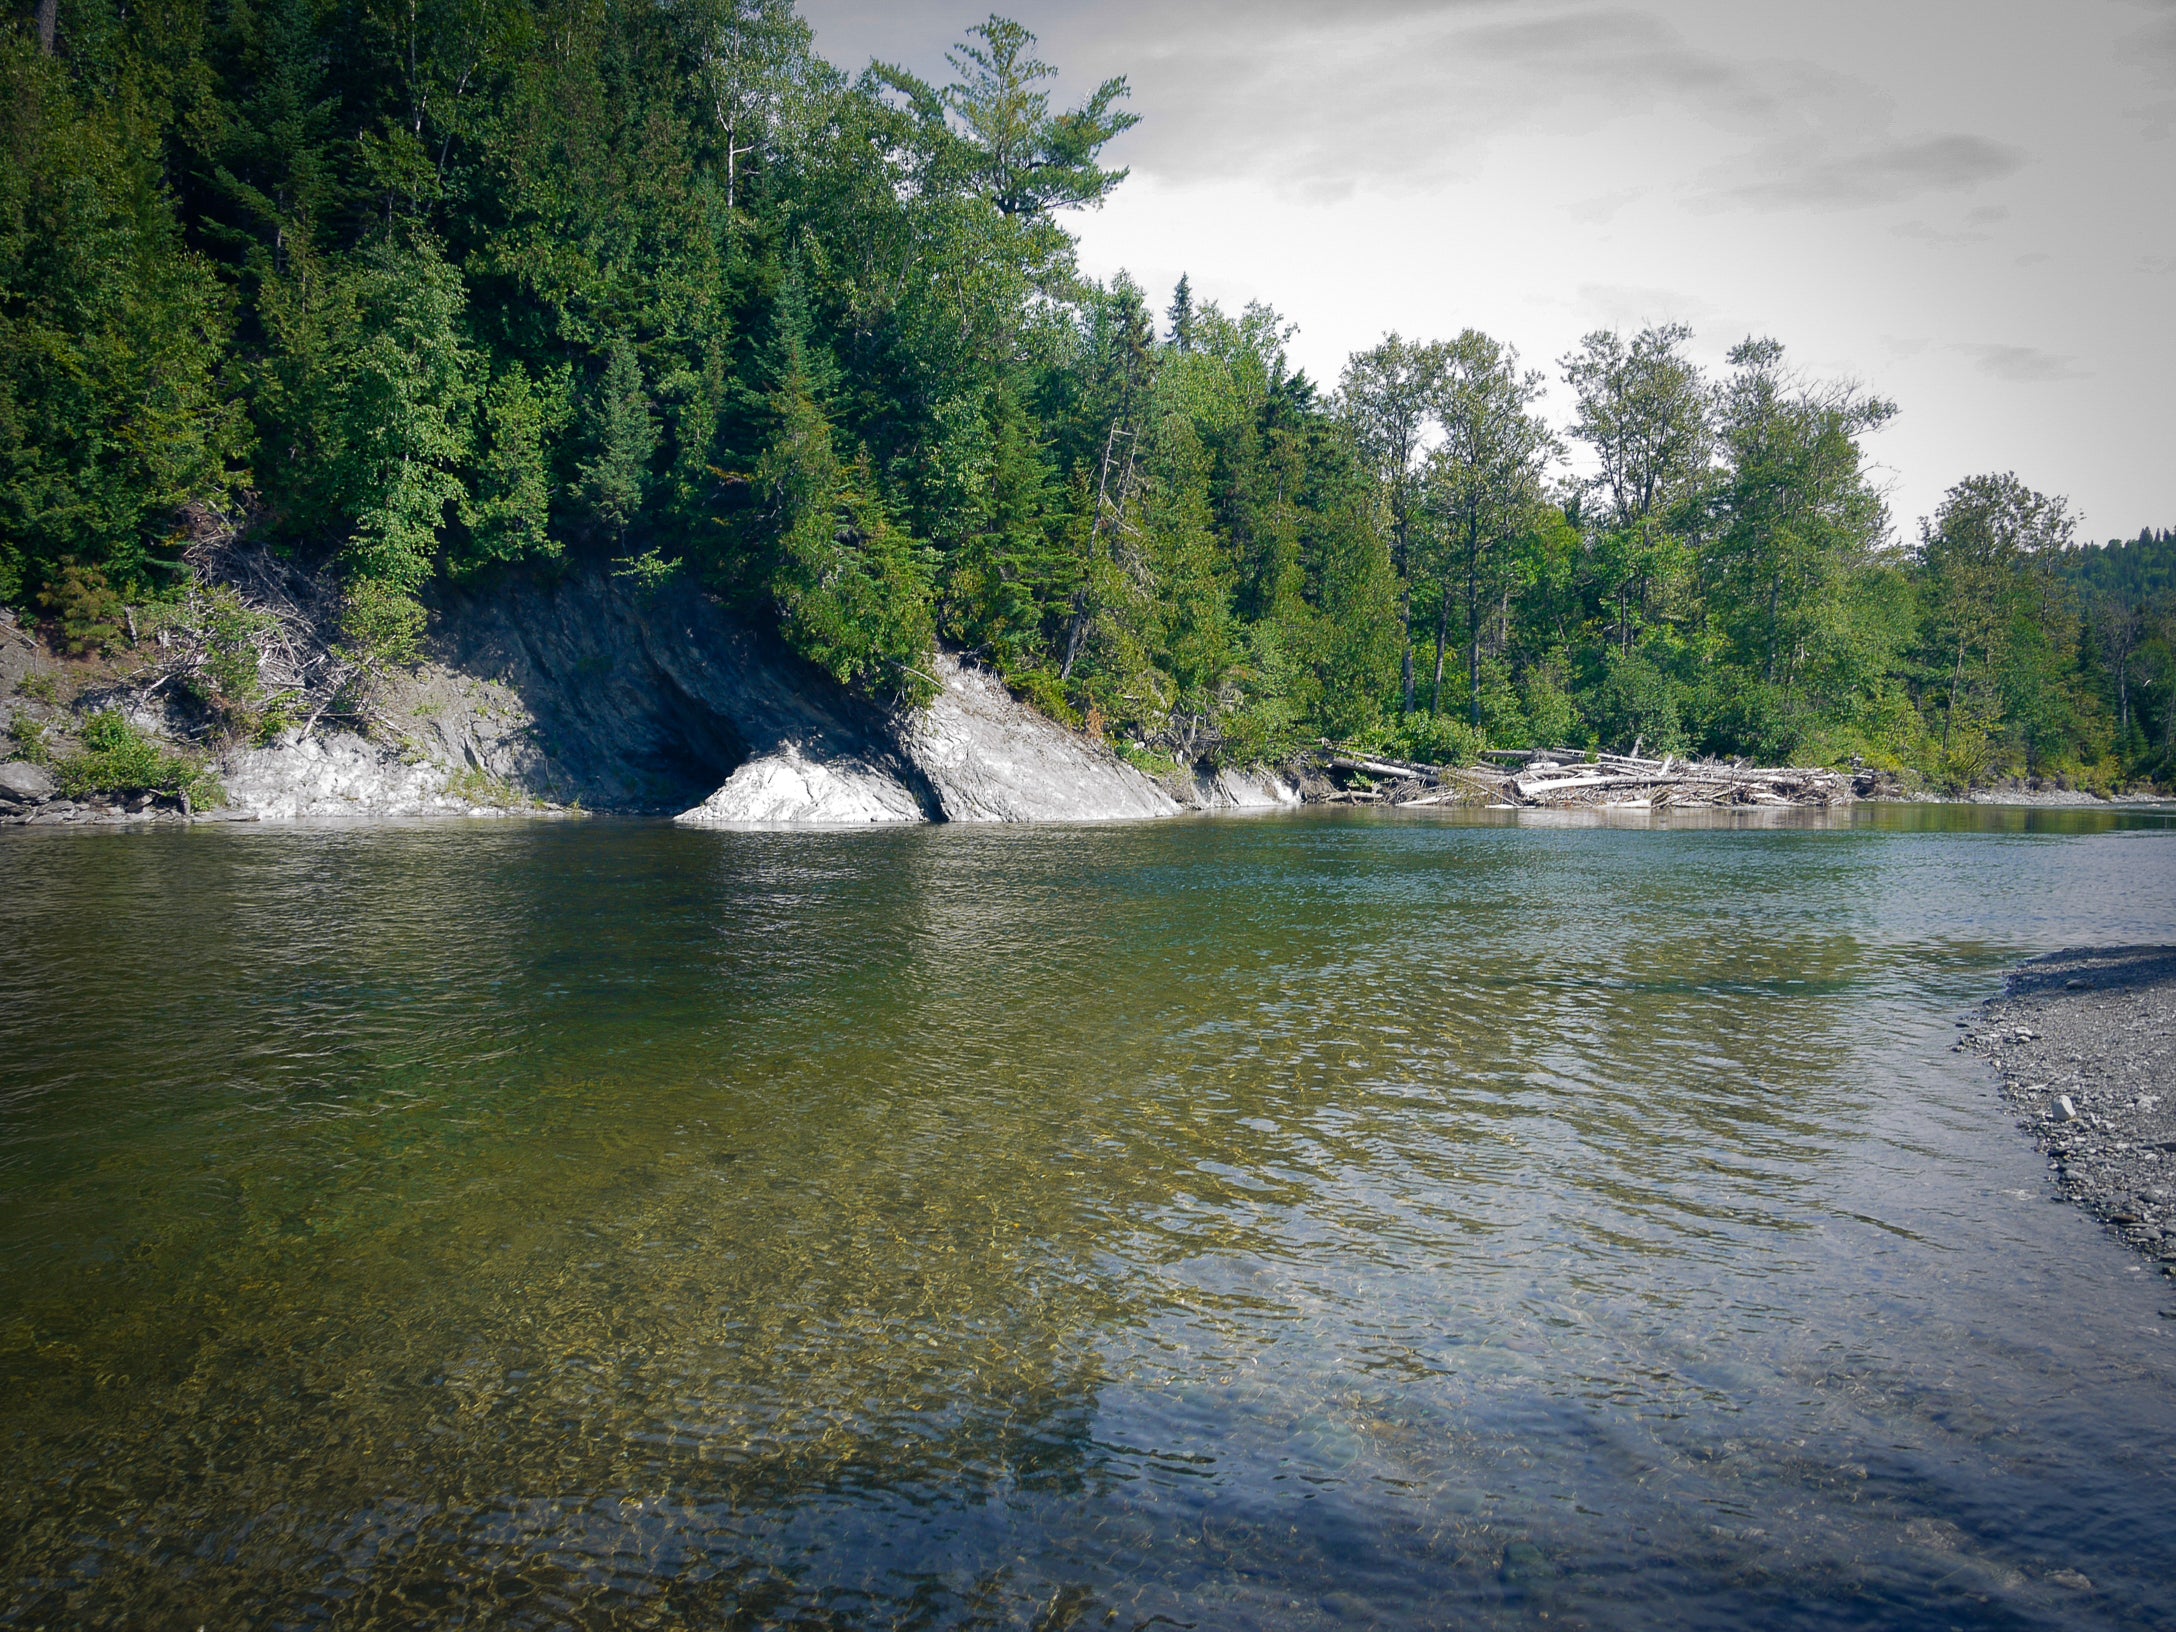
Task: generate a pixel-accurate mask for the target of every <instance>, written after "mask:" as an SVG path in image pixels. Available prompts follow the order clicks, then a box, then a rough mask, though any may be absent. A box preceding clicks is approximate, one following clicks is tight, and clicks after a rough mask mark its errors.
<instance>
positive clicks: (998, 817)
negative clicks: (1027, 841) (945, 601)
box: [900, 654, 1184, 822]
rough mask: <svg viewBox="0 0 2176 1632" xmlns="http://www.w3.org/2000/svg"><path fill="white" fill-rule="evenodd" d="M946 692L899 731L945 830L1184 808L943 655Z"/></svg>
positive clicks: (990, 678)
mask: <svg viewBox="0 0 2176 1632" xmlns="http://www.w3.org/2000/svg"><path fill="white" fill-rule="evenodd" d="M937 678H938V679H939V680H941V681H942V682H943V684H944V689H943V690H942V691H941V692H939V693H938V694H937V698H936V700H935V701H934V702H932V703H931V704H930V705H929V707H928V708H926V709H924V710H922V711H921V712H920V713H918V714H916V715H915V716H914V717H913V718H912V719H911V720H909V721H908V722H907V723H906V725H905V726H904V727H903V728H902V729H901V731H900V747H901V751H902V752H903V753H904V754H905V755H906V757H907V759H908V761H909V762H910V763H911V764H912V765H913V767H914V769H915V770H916V771H918V772H919V773H920V774H921V778H922V780H923V781H924V782H925V783H926V784H927V785H928V787H929V789H930V793H931V796H932V798H933V800H934V802H935V804H936V806H937V809H936V810H935V811H934V812H933V813H932V814H934V815H938V816H941V817H942V818H943V819H944V820H946V821H948V822H1110V821H1142V820H1146V819H1148V818H1151V817H1156V816H1176V815H1177V814H1178V813H1179V812H1180V810H1181V809H1183V808H1184V807H1183V806H1181V805H1180V803H1179V802H1178V801H1177V800H1176V799H1174V798H1172V796H1171V795H1170V794H1169V793H1168V792H1166V791H1165V789H1164V788H1163V786H1162V785H1161V784H1160V783H1158V782H1157V781H1155V780H1154V779H1153V778H1151V777H1148V776H1144V775H1143V774H1142V773H1141V772H1139V771H1137V770H1135V769H1134V768H1133V767H1132V766H1131V765H1128V764H1127V763H1126V762H1125V761H1124V760H1122V759H1120V758H1119V757H1118V756H1117V755H1116V754H1114V753H1112V752H1111V751H1110V750H1109V749H1108V748H1105V747H1104V746H1103V745H1102V744H1101V743H1097V742H1093V741H1091V740H1090V739H1088V738H1086V737H1083V736H1081V735H1079V734H1078V733H1076V732H1072V731H1068V730H1067V729H1066V728H1065V727H1064V726H1062V725H1060V724H1058V723H1057V722H1056V721H1055V720H1052V719H1050V718H1048V717H1047V716H1045V715H1042V714H1038V713H1037V712H1036V711H1035V710H1034V709H1032V708H1029V707H1028V706H1027V705H1026V704H1025V703H1023V702H1021V701H1020V700H1019V699H1018V698H1017V697H1015V696H1013V694H1012V693H1011V692H1009V691H1007V690H1006V689H1005V685H1004V682H1003V681H1001V680H999V679H998V678H997V677H996V676H995V675H993V674H990V673H988V672H986V671H984V670H982V669H975V668H968V667H966V666H965V665H963V664H961V663H960V662H959V661H957V660H956V659H955V658H953V657H952V656H950V655H949V654H940V656H939V658H938V661H937Z"/></svg>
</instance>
